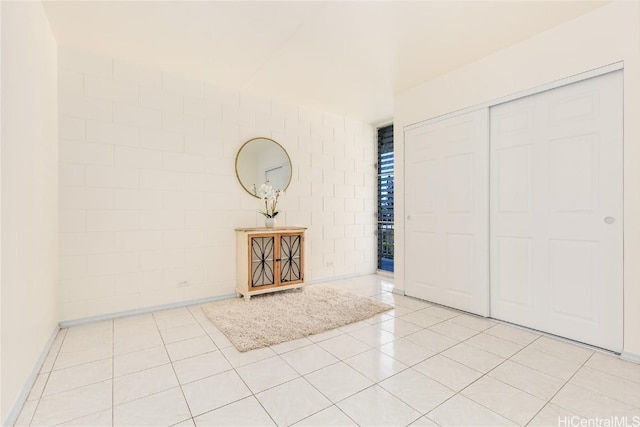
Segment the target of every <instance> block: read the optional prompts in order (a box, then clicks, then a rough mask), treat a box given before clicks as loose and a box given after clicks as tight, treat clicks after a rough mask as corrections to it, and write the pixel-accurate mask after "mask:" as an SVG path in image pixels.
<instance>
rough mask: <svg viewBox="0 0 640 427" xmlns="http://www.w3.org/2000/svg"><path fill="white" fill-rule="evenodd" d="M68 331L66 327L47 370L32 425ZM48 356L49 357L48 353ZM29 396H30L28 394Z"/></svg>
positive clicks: (31, 420) (30, 423) (30, 420)
mask: <svg viewBox="0 0 640 427" xmlns="http://www.w3.org/2000/svg"><path fill="white" fill-rule="evenodd" d="M61 330H62V329H61ZM68 332H69V329H65V332H64V334H63V336H62V342H61V343H60V347H58V350H57V351H56V356H55V357H54V358H53V362H52V363H51V369H50V370H49V372H47V379H46V381H45V383H44V386H43V387H42V392H40V396H39V397H38V401H37V403H36V407H35V409H34V410H33V414H31V417H30V418H29V423H28V425H29V426H31V425H32V424H33V420H34V418H35V417H36V413H37V411H38V408H39V407H40V402H41V401H42V397H43V396H42V395H43V394H44V390H45V389H46V388H47V384H49V378H51V373H52V372H53V367H54V366H55V365H56V362H57V360H58V356H59V355H60V351H61V350H62V346H63V345H64V341H65V340H66V339H67V333H68ZM47 357H48V355H47ZM45 360H46V359H45ZM29 394H31V391H29ZM27 398H28V396H27ZM25 403H26V402H25ZM23 408H24V405H23ZM18 416H19V415H18Z"/></svg>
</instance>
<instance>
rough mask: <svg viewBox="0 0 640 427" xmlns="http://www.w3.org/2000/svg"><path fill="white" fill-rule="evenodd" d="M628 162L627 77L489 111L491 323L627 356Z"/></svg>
mask: <svg viewBox="0 0 640 427" xmlns="http://www.w3.org/2000/svg"><path fill="white" fill-rule="evenodd" d="M622 161H623V157H622V72H621V71H617V72H614V73H609V74H606V75H603V76H600V77H596V78H592V79H588V80H585V81H581V82H578V83H574V84H571V85H568V86H563V87H560V88H557V89H554V90H550V91H547V92H543V93H539V94H536V95H533V96H529V97H527V98H522V99H519V100H516V101H512V102H509V103H506V104H502V105H498V106H496V107H493V108H492V109H491V164H492V167H491V173H490V181H491V184H490V188H491V191H490V193H491V202H490V211H491V214H490V229H491V234H490V236H491V237H490V241H491V261H490V262H491V315H492V317H495V318H498V319H503V320H507V321H509V322H513V323H517V324H521V325H524V326H529V327H532V328H535V329H540V330H543V331H547V332H550V333H553V334H557V335H561V336H564V337H568V338H572V339H575V340H578V341H583V342H586V343H589V344H593V345H596V346H600V347H603V348H607V349H611V350H617V351H619V350H621V349H622V243H623V242H622V231H623V229H622V225H623V221H622V219H623V218H622V213H623V205H622V201H623V195H622ZM606 217H613V218H614V219H615V220H614V222H613V223H612V224H607V223H605V221H604V220H605V218H606Z"/></svg>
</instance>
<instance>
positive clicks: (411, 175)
mask: <svg viewBox="0 0 640 427" xmlns="http://www.w3.org/2000/svg"><path fill="white" fill-rule="evenodd" d="M488 120H489V118H488V110H487V109H480V110H477V111H473V112H470V113H466V114H462V115H458V116H454V117H451V118H447V119H444V120H440V121H437V122H430V123H426V124H424V125H422V126H415V127H411V128H409V129H406V130H405V134H404V143H405V147H404V149H405V157H404V160H405V161H404V165H405V215H406V217H405V281H406V283H405V293H406V294H407V295H409V296H413V297H416V298H421V299H424V300H427V301H432V302H435V303H438V304H443V305H446V306H449V307H453V308H457V309H460V310H464V311H468V312H471V313H475V314H479V315H481V316H487V315H489V295H488V294H489V282H488V275H489V273H488V271H489V260H488V255H489V240H488V239H489V237H488V224H489V217H488V215H489V213H488V204H489V190H488V188H489V170H488V167H489V164H488V160H489V141H488V140H489V135H488Z"/></svg>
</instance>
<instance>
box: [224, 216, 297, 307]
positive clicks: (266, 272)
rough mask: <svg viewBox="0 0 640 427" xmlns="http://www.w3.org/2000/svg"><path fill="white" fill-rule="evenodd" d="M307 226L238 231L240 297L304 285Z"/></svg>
mask: <svg viewBox="0 0 640 427" xmlns="http://www.w3.org/2000/svg"><path fill="white" fill-rule="evenodd" d="M304 232H305V228H304V227H276V228H271V229H269V228H239V229H236V237H237V239H236V243H237V244H236V254H237V268H236V275H237V283H236V291H237V294H238V295H244V297H245V298H246V299H249V298H250V297H251V296H252V295H259V294H263V293H266V292H272V291H277V290H284V289H293V288H299V287H301V286H304Z"/></svg>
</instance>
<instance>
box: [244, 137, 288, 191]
mask: <svg viewBox="0 0 640 427" xmlns="http://www.w3.org/2000/svg"><path fill="white" fill-rule="evenodd" d="M256 139H264V140H267V141H271V142H272V143H274V144H275V145H276V146H278V147H279V148H280V149H281V150H282V151H283V152H284V154H285V155H286V156H287V160H288V161H289V169H290V173H289V180H288V181H287V185H285V187H284V188H281V190H282V191H286V190H287V188H289V185H291V179H292V178H293V163H292V162H291V156H289V153H288V152H287V150H286V149H285V148H284V147H283V146H282V144H280V143H279V142H278V141H275V140H273V139H271V138H267V137H265V136H257V137H255V138H251V139H250V140H248V141H246V142H245V143H244V144H242V146H241V147H240V148H239V149H238V153H237V154H236V162H235V169H236V179H237V180H238V182H239V183H240V186H241V187H242V188H243V189H244V191H246V192H247V193H248V194H250V195H251V196H252V197H255V198H258V196H256V195H255V194H253V193H252V192H251V189H249V188H247V187H245V185H244V183H243V182H242V180H241V179H240V175H239V174H238V159H239V158H240V153H242V150H243V149H244V147H245V146H246V145H247V144H249V143H250V142H252V141H255V140H256ZM255 184H256V185H259V184H262V183H255Z"/></svg>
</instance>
